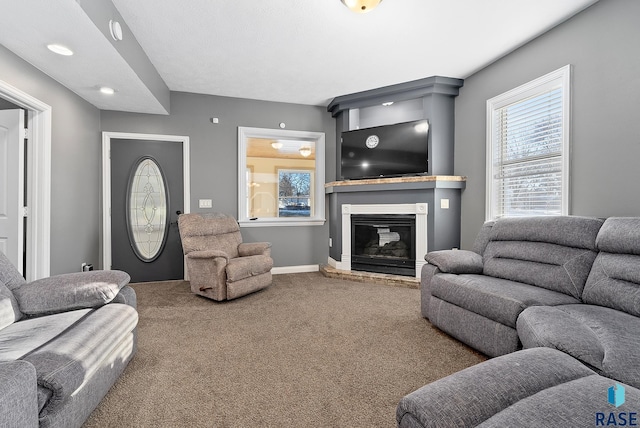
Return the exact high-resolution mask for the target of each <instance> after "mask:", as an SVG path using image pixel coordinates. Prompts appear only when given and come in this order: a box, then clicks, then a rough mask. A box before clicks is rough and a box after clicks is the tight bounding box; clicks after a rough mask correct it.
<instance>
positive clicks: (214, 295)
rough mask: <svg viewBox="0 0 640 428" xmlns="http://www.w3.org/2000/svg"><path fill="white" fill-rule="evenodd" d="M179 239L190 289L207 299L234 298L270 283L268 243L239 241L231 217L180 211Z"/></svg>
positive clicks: (240, 236)
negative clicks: (181, 212) (182, 212)
mask: <svg viewBox="0 0 640 428" xmlns="http://www.w3.org/2000/svg"><path fill="white" fill-rule="evenodd" d="M178 228H179V230H180V238H181V240H182V249H183V251H184V255H185V259H186V264H187V273H188V278H189V281H190V283H191V291H193V292H194V293H195V294H198V295H200V296H204V297H207V298H209V299H213V300H217V301H222V300H231V299H235V298H238V297H241V296H244V295H247V294H249V293H252V292H254V291H257V290H260V289H263V288H265V287H267V286H269V285H271V282H272V277H271V268H272V267H273V259H272V258H271V244H270V243H268V242H257V243H243V242H242V235H241V234H240V226H239V225H238V222H237V221H236V219H235V218H233V217H231V216H228V215H225V214H220V213H213V214H181V215H180V216H179V217H178Z"/></svg>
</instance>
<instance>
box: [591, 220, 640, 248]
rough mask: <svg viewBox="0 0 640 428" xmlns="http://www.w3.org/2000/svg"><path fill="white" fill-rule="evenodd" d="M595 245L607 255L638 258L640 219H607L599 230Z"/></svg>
mask: <svg viewBox="0 0 640 428" xmlns="http://www.w3.org/2000/svg"><path fill="white" fill-rule="evenodd" d="M596 245H597V247H598V249H599V250H600V251H606V252H607V253H616V254H635V255H636V256H640V217H609V218H608V219H606V220H605V222H604V224H603V225H602V228H600V232H599V233H598V237H597V239H596Z"/></svg>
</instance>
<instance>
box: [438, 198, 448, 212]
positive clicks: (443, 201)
mask: <svg viewBox="0 0 640 428" xmlns="http://www.w3.org/2000/svg"><path fill="white" fill-rule="evenodd" d="M440 208H442V209H443V210H448V209H449V199H440Z"/></svg>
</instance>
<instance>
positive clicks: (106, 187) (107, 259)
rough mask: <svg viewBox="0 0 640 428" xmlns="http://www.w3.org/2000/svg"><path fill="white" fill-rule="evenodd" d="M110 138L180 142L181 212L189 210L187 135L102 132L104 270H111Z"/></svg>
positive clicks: (189, 182) (189, 185)
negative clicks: (182, 199)
mask: <svg viewBox="0 0 640 428" xmlns="http://www.w3.org/2000/svg"><path fill="white" fill-rule="evenodd" d="M111 139H116V140H139V141H158V142H178V143H182V171H183V177H182V183H183V187H184V202H183V212H184V213H189V212H191V207H190V203H191V181H190V179H191V172H190V162H189V159H190V156H189V153H190V151H189V137H187V136H183V135H160V134H139V133H130V132H110V131H104V132H102V268H103V269H104V270H111ZM185 273H186V271H185Z"/></svg>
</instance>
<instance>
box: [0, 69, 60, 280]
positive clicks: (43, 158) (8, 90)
mask: <svg viewBox="0 0 640 428" xmlns="http://www.w3.org/2000/svg"><path fill="white" fill-rule="evenodd" d="M0 97H2V98H4V99H6V100H7V101H9V102H11V103H13V104H15V105H17V106H18V107H20V108H23V109H25V110H28V117H29V119H28V120H29V125H28V127H29V129H30V130H31V139H30V140H29V149H28V150H27V154H26V157H27V176H28V179H27V189H26V190H27V199H26V200H25V204H26V206H27V207H28V209H29V215H28V216H27V229H26V254H27V263H26V271H25V277H26V279H27V281H33V280H36V279H40V278H45V277H48V276H49V274H50V270H51V111H52V108H51V106H49V105H47V104H45V103H43V102H42V101H40V100H38V99H36V98H34V97H32V96H31V95H29V94H27V93H25V92H23V91H21V90H20V89H18V88H15V87H14V86H11V85H9V84H8V83H6V82H4V81H2V80H0Z"/></svg>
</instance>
